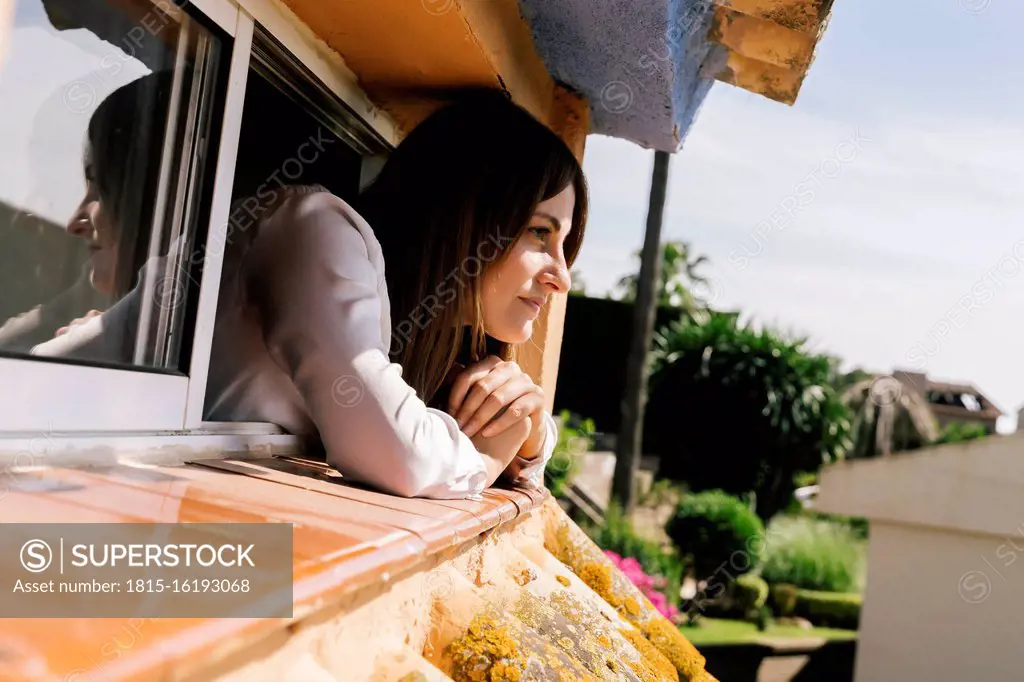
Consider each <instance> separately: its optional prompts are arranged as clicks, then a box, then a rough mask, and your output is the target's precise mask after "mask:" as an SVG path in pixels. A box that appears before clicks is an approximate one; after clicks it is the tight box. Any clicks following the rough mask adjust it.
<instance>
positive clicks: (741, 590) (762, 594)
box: [732, 573, 768, 614]
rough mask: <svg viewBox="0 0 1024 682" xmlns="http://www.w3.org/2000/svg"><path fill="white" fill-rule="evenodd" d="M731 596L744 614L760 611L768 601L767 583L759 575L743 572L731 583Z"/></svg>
mask: <svg viewBox="0 0 1024 682" xmlns="http://www.w3.org/2000/svg"><path fill="white" fill-rule="evenodd" d="M732 598H733V599H735V600H736V606H737V607H738V608H739V609H741V610H742V612H743V613H744V614H749V613H751V612H757V611H760V610H761V607H762V606H764V603H765V602H766V601H768V583H766V582H765V581H764V580H763V579H762V578H761V577H760V576H757V575H754V574H752V573H744V574H743V575H741V576H740V577H738V578H736V582H735V583H733V586H732Z"/></svg>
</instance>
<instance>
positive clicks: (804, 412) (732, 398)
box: [644, 312, 850, 521]
mask: <svg viewBox="0 0 1024 682" xmlns="http://www.w3.org/2000/svg"><path fill="white" fill-rule="evenodd" d="M654 356H655V368H654V374H653V376H652V379H651V394H650V399H649V402H648V406H647V421H646V424H645V432H644V435H645V442H644V445H645V450H646V451H648V452H650V453H652V454H657V455H660V457H661V466H660V469H659V475H660V476H662V477H665V478H669V479H672V480H677V481H683V482H685V483H686V484H687V485H688V486H689V487H690V489H691V490H712V489H716V488H717V489H721V490H724V491H726V492H728V493H731V494H733V495H740V496H743V495H747V494H749V493H751V492H752V493H754V498H755V506H756V511H757V513H758V515H759V516H760V517H761V518H762V519H764V520H765V521H767V520H768V519H770V518H771V517H772V516H773V515H774V514H775V513H777V512H778V511H779V510H781V509H783V508H785V507H786V506H787V505H788V503H789V501H790V499H791V498H792V495H793V490H794V489H795V484H794V478H795V475H796V474H797V473H799V472H803V471H818V470H819V469H820V468H821V466H822V465H823V464H825V463H828V462H832V461H835V460H837V459H839V458H841V457H843V456H844V454H845V452H846V450H847V449H848V448H849V445H850V442H849V437H848V433H849V427H850V422H849V412H848V411H847V408H846V406H845V405H843V403H842V402H841V400H840V398H839V395H838V394H837V393H836V391H835V389H834V388H833V385H834V382H835V380H836V375H837V370H836V362H835V360H834V359H832V358H829V357H828V356H825V355H817V354H814V353H812V352H810V351H809V350H807V348H806V340H804V339H796V340H790V339H786V338H782V337H780V336H778V335H777V334H775V333H774V332H772V331H769V330H757V329H753V328H751V327H749V326H741V325H740V324H739V322H738V320H737V318H736V317H735V316H733V315H724V314H721V313H714V312H713V313H711V314H710V315H709V316H707V318H706V319H703V320H699V319H698V320H687V319H685V318H684V319H682V320H680V321H679V322H677V323H673V324H671V325H669V327H668V328H667V329H665V330H664V331H663V332H661V333H659V334H658V335H657V337H656V348H655V353H654Z"/></svg>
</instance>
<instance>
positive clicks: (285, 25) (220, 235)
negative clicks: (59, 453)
mask: <svg viewBox="0 0 1024 682" xmlns="http://www.w3.org/2000/svg"><path fill="white" fill-rule="evenodd" d="M190 4H191V5H193V6H194V7H195V8H196V9H197V10H199V11H200V12H201V13H202V14H204V15H205V16H206V17H207V18H208V19H210V20H211V21H213V23H215V24H216V25H218V26H219V27H220V28H222V29H223V30H224V31H225V32H226V33H228V34H229V35H231V36H232V37H233V44H232V48H231V58H230V66H229V73H228V85H227V92H226V94H225V97H226V99H225V103H224V109H223V119H222V122H221V123H222V128H221V134H220V144H219V149H218V156H217V159H216V162H215V163H214V171H213V172H214V184H213V196H212V200H211V207H210V215H209V229H208V230H207V246H208V247H209V246H211V245H213V246H216V244H214V243H213V242H212V240H214V239H219V240H221V241H220V242H218V243H223V240H224V238H225V236H226V230H227V223H228V218H229V211H230V203H231V189H232V185H233V181H234V173H235V161H236V157H237V152H238V140H239V134H240V130H241V123H242V109H243V105H244V102H245V85H246V80H247V78H248V75H249V68H250V57H251V55H252V40H253V33H254V28H255V22H257V21H258V22H259V23H260V24H261V25H262V26H263V27H264V28H265V29H266V30H267V31H268V32H269V33H270V34H271V35H272V36H273V37H274V38H275V39H276V40H277V41H279V42H280V43H281V44H282V45H283V46H284V47H285V48H286V49H287V50H289V51H290V52H291V53H292V54H293V55H294V56H295V57H296V59H298V61H299V62H301V63H302V64H303V66H305V67H306V68H308V69H309V71H310V72H312V73H313V75H315V76H316V77H317V78H318V79H319V80H320V81H321V82H322V83H323V84H324V85H325V86H326V87H327V88H328V89H329V90H330V91H331V93H333V94H334V95H335V96H337V97H338V98H339V99H340V100H341V101H343V102H344V103H345V104H346V105H348V106H349V107H351V108H352V109H353V111H355V112H356V114H357V115H358V116H359V117H360V118H361V119H362V120H363V121H364V122H365V123H366V124H367V125H368V126H369V127H370V128H371V129H372V130H373V131H375V132H376V133H377V134H378V135H379V136H380V137H381V138H382V139H383V140H384V141H386V142H387V143H389V144H391V145H395V144H397V142H398V139H399V135H400V133H399V128H398V126H397V125H396V124H395V122H394V121H393V120H392V119H391V118H390V117H389V116H388V115H387V114H385V113H384V112H383V111H381V110H380V109H378V108H377V107H376V106H375V105H374V104H373V103H372V102H371V100H370V99H369V97H368V96H367V95H366V94H365V93H364V92H363V91H362V89H361V88H360V87H359V85H358V82H357V80H356V78H355V76H354V75H353V74H352V73H351V72H350V71H349V70H348V69H347V67H346V66H345V65H344V62H343V61H342V59H341V57H340V56H339V55H338V54H336V53H335V52H333V51H331V50H330V49H329V48H327V47H326V45H324V44H323V42H322V41H320V40H319V39H317V38H316V36H315V35H314V34H313V33H312V31H310V30H309V29H308V28H307V27H306V26H305V25H304V24H303V23H302V22H301V21H300V20H299V19H298V18H297V17H296V16H295V15H294V14H293V13H291V11H290V10H288V9H287V8H285V7H284V6H283V5H280V4H279V3H277V2H275V0H238V1H237V2H235V1H234V0H190ZM217 123H218V122H216V121H215V122H214V125H217ZM206 253H219V250H218V249H216V248H212V249H211V248H208V249H207V251H206ZM221 265H222V263H221V260H220V259H219V258H207V260H206V261H205V262H204V267H203V275H202V281H201V283H200V290H199V301H198V309H197V316H196V323H195V326H194V328H193V329H192V333H193V343H192V353H191V360H190V365H189V372H188V376H178V375H170V374H160V373H156V372H152V371H145V370H139V369H117V368H107V367H97V366H89V365H81V364H70V363H61V362H56V361H48V360H36V359H13V358H0V386H2V387H3V388H6V389H7V390H0V459H3V457H2V454H4V452H5V451H8V450H9V448H8V446H14V445H17V444H18V443H19V442H20V440H24V439H25V438H29V439H32V438H36V437H38V436H40V435H41V434H43V435H45V436H46V438H47V439H52V438H54V437H56V436H55V434H60V435H61V437H63V438H66V439H68V440H67V445H68V447H70V448H72V449H78V448H79V447H80V446H81V445H82V442H81V439H82V437H83V436H84V435H86V434H88V435H89V438H88V442H89V443H90V444H91V445H92V446H95V445H96V444H97V443H111V444H117V443H121V444H122V445H123V444H124V443H129V444H130V447H134V448H138V447H139V445H140V443H143V442H152V443H153V446H154V447H159V445H160V443H158V442H157V441H158V440H159V438H166V437H167V436H168V432H172V433H173V434H175V436H174V437H175V438H183V437H184V438H192V437H195V438H202V439H204V443H205V444H206V446H207V447H209V446H210V445H211V444H212V443H213V442H218V441H217V440H216V438H217V437H226V435H230V434H240V435H242V436H244V437H245V443H248V444H250V445H251V443H252V442H254V441H261V440H267V441H268V442H271V441H272V442H274V443H276V444H278V445H280V444H281V443H282V442H292V441H291V440H289V439H290V437H287V436H281V435H273V434H275V433H279V429H277V428H276V427H271V426H270V425H260V424H243V423H238V424H228V423H212V422H205V421H203V419H202V412H203V403H204V400H205V395H206V383H207V377H208V370H209V363H210V352H211V347H212V342H213V328H214V322H215V317H216V312H217V298H218V295H219V283H220V274H221ZM76 434H77V435H76ZM146 434H152V435H149V436H147V435H146ZM211 434H217V436H216V437H214V436H211ZM126 438H127V439H129V440H125V439H126ZM211 438H214V440H213V441H211V440H210V439H211ZM282 438H284V439H285V440H284V441H282V440H281V439H282ZM19 439H20V440H19ZM140 439H141V440H140ZM147 439H148V440H147ZM224 442H225V443H226V444H227V443H231V442H234V441H230V440H225V441H224ZM118 447H120V446H118ZM247 447H249V446H247Z"/></svg>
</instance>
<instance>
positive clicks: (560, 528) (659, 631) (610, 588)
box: [545, 506, 714, 682]
mask: <svg viewBox="0 0 1024 682" xmlns="http://www.w3.org/2000/svg"><path fill="white" fill-rule="evenodd" d="M547 512H548V515H547V519H546V523H547V526H546V531H545V547H546V548H547V549H548V551H549V552H551V553H552V554H554V555H555V556H556V557H557V558H558V559H559V560H560V561H561V562H562V563H564V564H565V565H566V566H568V567H569V568H570V569H571V570H572V571H573V572H574V573H575V574H576V575H577V576H579V578H580V580H582V581H583V582H584V583H585V584H586V585H587V586H588V587H590V589H592V590H593V591H594V592H595V593H596V594H597V595H598V596H599V597H601V599H603V600H604V601H605V602H606V603H608V605H609V606H611V607H613V608H615V609H616V610H618V612H619V613H620V614H621V615H622V616H623V617H624V618H625V619H626V620H627V621H628V622H630V623H632V624H633V625H634V626H636V628H637V629H638V630H639V632H634V633H633V635H632V636H631V637H630V639H633V638H635V637H639V638H641V639H645V641H646V642H648V643H649V644H650V645H653V647H654V648H656V649H657V651H658V652H659V654H660V658H659V664H660V665H661V666H662V667H663V668H664V670H665V671H667V670H668V668H667V667H665V664H666V661H667V662H668V664H669V665H670V666H671V667H672V668H674V670H675V671H676V675H675V677H668V678H666V676H665V675H666V673H663V674H661V675H659V676H658V677H655V678H654V679H661V680H663V679H672V680H676V679H678V680H681V681H682V682H714V677H712V676H711V675H710V674H709V673H708V672H707V671H706V670H705V669H704V664H705V659H704V657H703V656H701V655H700V653H699V652H698V651H697V649H695V648H694V646H693V645H692V644H691V643H690V642H689V640H687V639H686V637H685V636H684V635H683V634H682V633H681V632H680V631H679V629H678V628H677V627H676V626H675V625H673V624H672V623H670V622H669V621H668V619H666V618H665V617H664V616H662V615H661V613H660V612H659V611H658V610H657V609H656V608H655V607H654V605H653V604H651V603H650V601H649V600H648V599H647V598H646V597H645V596H644V595H643V593H642V592H640V590H639V589H638V588H637V587H636V586H635V585H633V584H632V583H631V582H630V581H629V579H628V578H626V577H625V575H623V574H622V573H621V572H620V571H618V569H617V568H616V567H615V565H614V564H612V562H611V560H610V559H608V557H606V556H605V555H604V552H602V551H601V549H600V547H598V546H597V545H596V544H595V543H594V541H593V540H591V539H590V538H589V537H587V535H586V534H585V533H584V532H583V531H582V529H580V528H579V527H578V526H576V524H574V523H573V522H572V520H571V519H569V518H568V517H567V516H565V513H564V512H563V511H562V510H561V509H556V508H554V507H553V506H551V507H549V508H548V510H547ZM552 601H553V600H552ZM597 613H600V615H601V616H603V617H604V619H605V620H611V619H610V618H609V616H608V614H606V613H605V612H604V611H601V610H597ZM588 615H589V610H588ZM594 617H595V618H596V614H595V615H594ZM640 646H643V645H640ZM623 647H625V648H629V647H627V645H625V644H623ZM632 648H633V649H636V648H637V647H636V646H634V647H632ZM648 650H649V649H648ZM640 658H641V661H643V662H644V664H645V665H648V666H649V667H650V668H651V669H652V670H654V671H656V670H658V667H657V666H655V665H654V664H653V663H647V661H648V659H649V658H651V657H650V656H644V655H643V653H642V652H641V653H640ZM634 663H635V661H630V662H629V664H630V666H633V664H634ZM637 675H638V676H639V677H641V679H644V680H645V682H646V679H648V678H647V676H646V675H641V674H640V673H639V672H637Z"/></svg>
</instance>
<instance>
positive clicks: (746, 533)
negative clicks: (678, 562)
mask: <svg viewBox="0 0 1024 682" xmlns="http://www.w3.org/2000/svg"><path fill="white" fill-rule="evenodd" d="M665 532H666V533H668V536H669V537H670V538H672V542H673V543H675V545H676V547H677V548H678V549H679V552H680V554H681V555H682V556H685V557H687V558H688V559H689V560H690V562H691V564H692V566H693V569H694V573H695V575H696V577H697V579H698V580H700V579H705V578H710V577H711V576H712V575H713V574H715V572H716V571H719V570H723V571H726V572H727V573H726V575H727V576H730V577H733V578H734V577H736V576H738V575H741V574H743V573H747V572H748V571H751V570H753V569H755V568H757V566H758V564H759V563H760V558H761V557H760V554H761V551H762V549H763V546H764V526H763V525H762V524H761V519H759V518H758V517H757V515H756V514H755V513H754V512H753V511H751V509H750V507H748V506H747V505H746V504H744V503H743V502H741V501H740V500H739V499H737V498H735V497H733V496H732V495H728V494H726V493H724V492H722V491H721V490H709V491H705V492H701V493H693V494H689V495H685V496H683V499H682V500H681V501H680V502H679V504H677V505H676V509H675V512H674V513H673V515H672V517H671V518H670V519H669V521H668V523H667V524H666V525H665Z"/></svg>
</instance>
